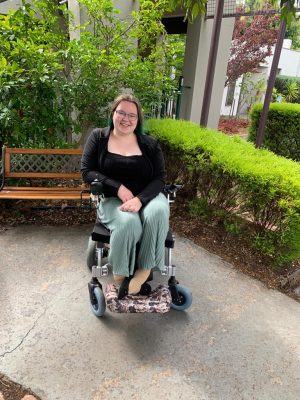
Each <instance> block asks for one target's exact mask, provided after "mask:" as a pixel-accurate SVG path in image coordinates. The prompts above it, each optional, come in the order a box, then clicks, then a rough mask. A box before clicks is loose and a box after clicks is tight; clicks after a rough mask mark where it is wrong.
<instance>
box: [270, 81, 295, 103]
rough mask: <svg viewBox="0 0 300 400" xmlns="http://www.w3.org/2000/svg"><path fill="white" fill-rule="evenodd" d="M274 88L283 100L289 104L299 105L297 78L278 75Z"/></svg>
mask: <svg viewBox="0 0 300 400" xmlns="http://www.w3.org/2000/svg"><path fill="white" fill-rule="evenodd" d="M274 88H275V89H276V91H277V92H278V93H280V94H281V95H283V97H284V98H285V100H286V101H288V102H289V103H300V78H299V77H296V76H285V75H278V76H277V77H276V80H275V85H274ZM292 89H293V90H292ZM295 89H296V90H295ZM291 90H292V91H291Z"/></svg>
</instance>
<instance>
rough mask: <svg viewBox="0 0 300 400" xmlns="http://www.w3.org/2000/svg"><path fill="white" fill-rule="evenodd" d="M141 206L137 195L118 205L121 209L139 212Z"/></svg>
mask: <svg viewBox="0 0 300 400" xmlns="http://www.w3.org/2000/svg"><path fill="white" fill-rule="evenodd" d="M141 207H142V202H141V200H140V199H139V198H138V197H134V198H133V199H130V200H128V201H126V202H125V203H123V204H122V205H121V206H120V210H121V211H127V212H139V211H140V209H141Z"/></svg>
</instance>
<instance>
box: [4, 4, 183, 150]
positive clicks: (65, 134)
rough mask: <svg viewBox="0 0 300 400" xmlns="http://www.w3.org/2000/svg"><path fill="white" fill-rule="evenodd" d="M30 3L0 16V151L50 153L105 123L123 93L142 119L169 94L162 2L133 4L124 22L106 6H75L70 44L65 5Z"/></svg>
mask: <svg viewBox="0 0 300 400" xmlns="http://www.w3.org/2000/svg"><path fill="white" fill-rule="evenodd" d="M31 3H32V4H29V3H27V2H26V0H23V1H22V4H21V6H20V8H19V9H18V10H15V11H11V12H10V13H9V15H7V16H6V15H2V16H0V48H1V54H0V145H2V144H6V145H9V146H19V147H20V146H21V147H32V146H34V147H43V146H46V147H57V146H63V145H64V144H65V142H66V141H68V142H70V141H71V139H72V135H73V134H74V133H76V134H78V136H77V137H76V140H77V141H80V140H81V142H84V136H85V135H86V134H87V133H88V132H89V131H90V128H92V127H94V126H103V125H106V124H107V120H108V116H109V109H110V102H112V100H113V99H114V97H115V96H116V95H117V94H119V93H120V92H121V91H124V89H126V90H130V91H132V92H134V93H135V95H137V97H139V98H140V100H141V103H142V104H143V107H144V111H145V112H146V113H147V112H150V111H151V110H152V108H153V105H154V104H155V105H157V104H160V102H161V98H162V96H163V94H164V95H167V94H168V93H172V92H173V91H174V88H176V89H177V82H175V81H174V80H172V79H171V67H172V65H174V63H175V61H174V60H175V59H176V57H175V54H177V52H178V51H177V50H176V43H172V42H170V43H169V42H168V39H167V35H166V34H165V30H164V26H163V24H162V21H161V19H162V15H163V13H164V10H165V7H167V2H165V1H164V0H159V2H153V1H150V0H140V2H139V9H138V10H137V11H133V12H132V13H131V16H130V18H126V19H124V18H120V16H119V15H118V13H119V10H117V9H116V8H114V7H113V1H112V0H104V1H98V0H79V3H80V6H81V7H84V8H85V10H84V11H85V13H86V15H87V18H86V23H85V25H84V26H81V27H77V29H80V38H78V39H74V40H70V38H69V31H70V30H74V29H75V28H74V26H72V24H73V19H72V15H71V13H70V12H69V11H68V9H67V6H66V4H60V5H58V4H57V2H53V1H44V0H33V1H32V2H31ZM61 3H64V2H61ZM158 38H162V39H163V40H159V41H158V40H157V39H158ZM137 43H138V47H137ZM162 60H163V61H162Z"/></svg>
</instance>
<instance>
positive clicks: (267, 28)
mask: <svg viewBox="0 0 300 400" xmlns="http://www.w3.org/2000/svg"><path fill="white" fill-rule="evenodd" d="M278 21H279V17H278V16H276V15H256V16H254V17H252V18H246V17H237V18H236V20H235V25H234V30H233V36H232V42H231V48H230V59H229V62H228V67H227V78H226V83H225V86H227V85H228V84H229V83H231V82H235V81H236V80H237V79H238V78H239V77H240V76H242V75H243V74H245V73H247V72H257V68H258V67H259V65H260V64H262V63H264V62H265V59H266V57H268V56H270V55H271V54H272V46H274V44H275V43H276V38H277V32H278Z"/></svg>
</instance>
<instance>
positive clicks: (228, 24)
mask: <svg viewBox="0 0 300 400" xmlns="http://www.w3.org/2000/svg"><path fill="white" fill-rule="evenodd" d="M212 26H213V20H212V19H209V20H204V19H201V18H197V19H196V20H195V21H194V22H193V24H189V25H188V32H187V42H186V52H185V63H184V71H183V77H184V88H183V96H182V107H181V110H180V117H181V118H183V119H187V120H191V121H193V122H195V123H198V124H199V123H200V118H201V110H202V104H203V94H204V86H205V80H206V72H207V63H208V55H209V49H210V41H211V33H212ZM233 26H234V18H224V19H223V20H222V26H221V32H220V40H219V49H218V56H217V60H216V69H215V75H214V82H213V88H212V97H211V104H210V110H209V115H208V123H207V126H208V127H210V128H217V126H218V121H219V116H220V107H221V104H222V93H223V88H224V82H225V77H226V70H227V63H228V58H229V49H230V44H231V37H232V31H233Z"/></svg>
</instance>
